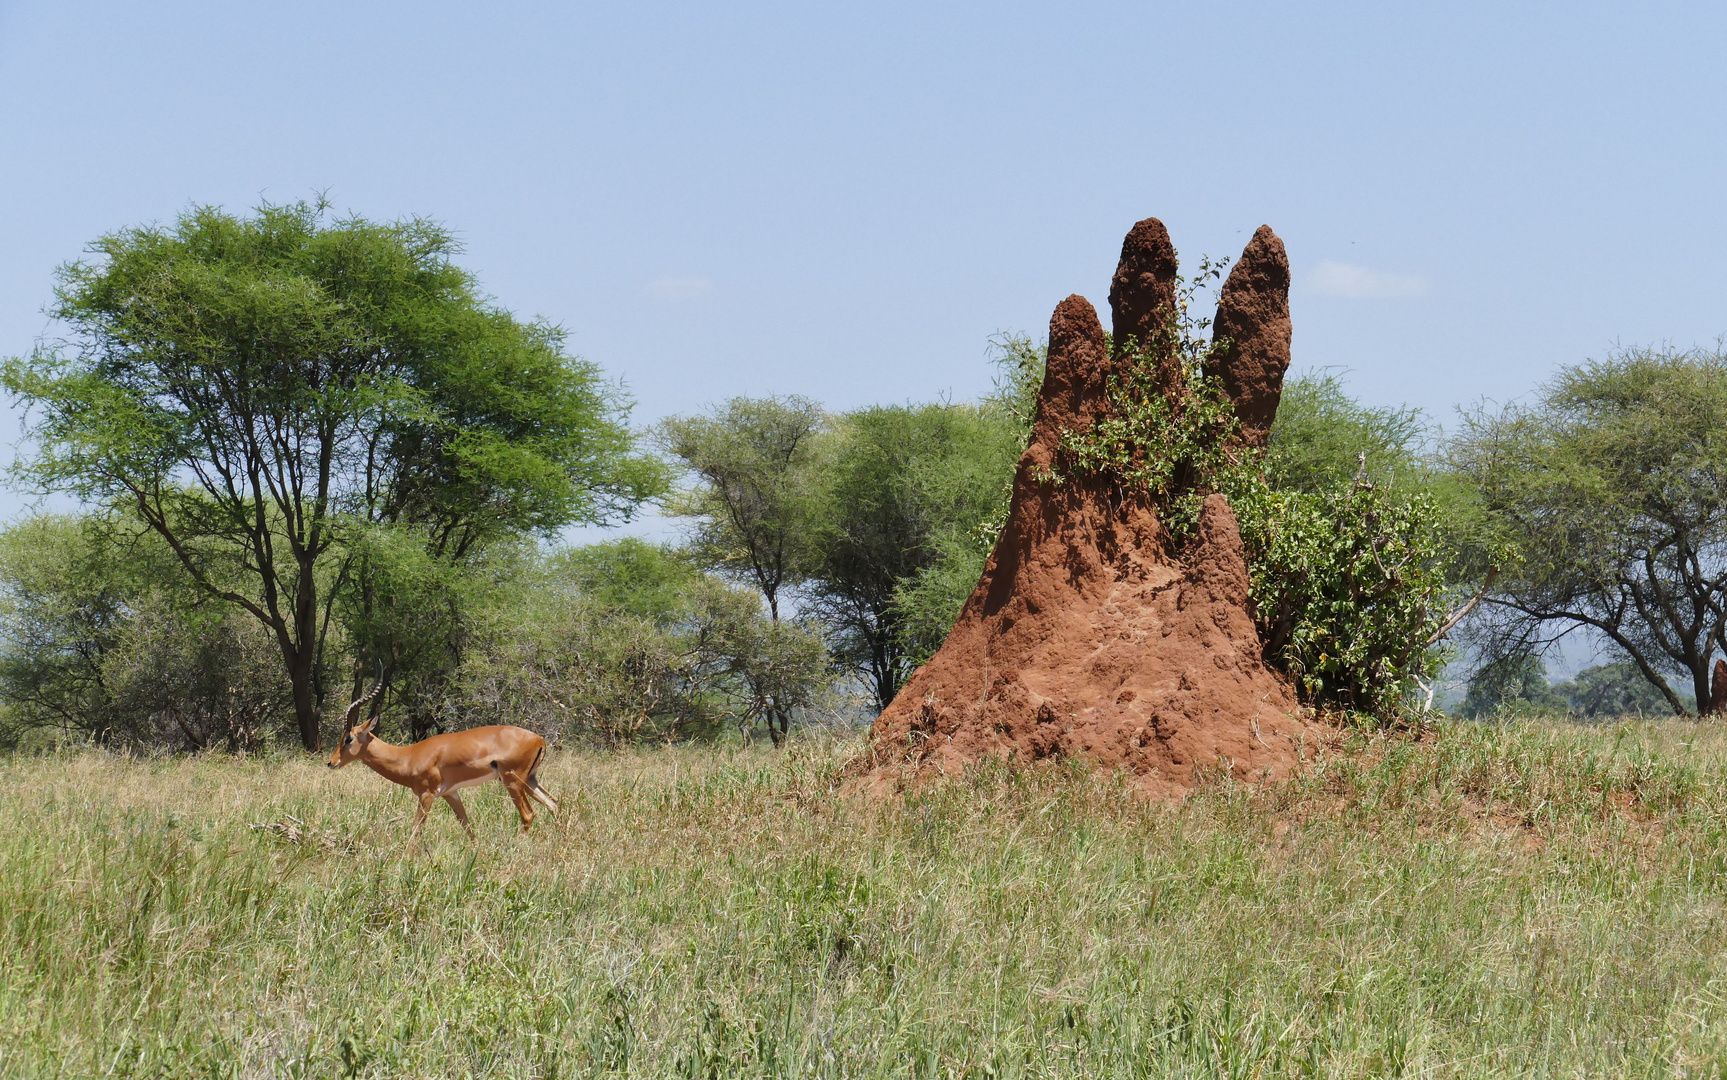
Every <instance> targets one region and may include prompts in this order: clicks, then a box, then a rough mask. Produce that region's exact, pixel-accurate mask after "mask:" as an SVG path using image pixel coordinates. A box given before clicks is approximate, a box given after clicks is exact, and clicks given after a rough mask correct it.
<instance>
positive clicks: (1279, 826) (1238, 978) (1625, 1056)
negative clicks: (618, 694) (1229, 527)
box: [0, 721, 1727, 1078]
mask: <svg viewBox="0 0 1727 1080" xmlns="http://www.w3.org/2000/svg"><path fill="white" fill-rule="evenodd" d="M852 749H854V748H853V747H850V746H847V745H844V744H833V743H828V742H822V741H819V740H812V741H809V742H805V743H801V744H796V745H794V747H793V748H792V749H791V750H790V751H788V752H785V753H778V754H776V753H774V752H771V751H767V750H759V749H741V748H740V749H730V750H727V749H718V750H716V749H712V748H695V747H683V748H674V749H665V750H651V751H641V752H634V753H621V754H588V753H577V752H571V751H565V752H559V753H557V754H555V755H554V756H553V757H552V758H551V761H550V763H549V765H548V766H547V767H546V768H545V770H544V771H543V773H542V775H543V778H544V779H545V782H546V785H547V787H548V788H550V789H551V790H552V791H553V792H554V794H556V795H558V796H559V798H560V799H561V800H562V803H563V807H564V809H563V813H562V815H561V818H560V819H559V820H558V821H557V822H555V823H554V822H553V821H552V820H551V819H550V818H547V817H542V819H541V822H540V824H539V825H538V826H536V830H535V832H534V833H533V834H532V835H530V836H528V837H525V838H524V837H519V836H517V835H515V834H514V833H513V831H512V826H513V823H514V812H513V811H512V810H511V809H510V807H509V804H508V802H507V800H506V799H505V798H504V796H503V794H502V792H501V791H499V790H498V789H496V788H495V787H494V788H490V789H486V790H485V791H483V792H477V793H475V794H474V796H473V797H470V799H469V800H468V802H469V806H470V808H471V809H472V811H473V816H474V819H475V826H476V828H477V829H478V830H479V832H480V836H481V840H480V843H479V844H478V846H477V847H476V846H473V845H470V844H468V843H467V842H466V841H465V839H463V837H462V834H461V832H460V830H459V828H458V827H457V825H456V824H455V821H454V820H453V818H452V817H451V815H450V814H449V812H448V811H447V810H446V809H445V808H443V807H439V808H438V810H437V812H436V814H435V815H434V817H433V819H432V821H431V823H430V824H429V825H428V827H427V840H426V843H425V844H424V846H423V848H422V850H421V851H420V852H419V853H418V854H415V855H409V854H407V853H406V852H405V851H404V840H405V839H406V836H407V829H408V825H409V822H410V820H411V818H410V805H409V801H408V796H407V795H406V793H405V792H403V791H402V790H401V789H397V788H393V787H391V786H390V785H388V784H386V783H385V782H384V781H383V780H381V779H380V778H379V777H377V776H374V775H372V774H370V773H369V772H366V771H364V770H362V769H360V768H357V767H356V768H350V769H347V770H344V771H342V772H340V773H331V772H329V771H328V770H326V769H324V768H323V767H322V765H321V764H317V763H315V762H312V761H309V760H305V759H301V758H286V757H284V758H273V759H267V760H250V761H235V760H232V759H225V758H219V757H206V758H200V759H195V760H185V759H177V760H143V761H140V760H128V759H124V758H118V757H111V756H106V755H102V754H98V753H85V754H79V755H68V756H58V757H43V758H29V757H17V758H12V759H0V1075H4V1076H6V1077H61V1076H65V1077H86V1076H108V1075H117V1076H248V1077H249V1076H284V1077H299V1076H305V1077H313V1076H316V1077H329V1076H426V1077H465V1076H476V1077H477V1076H514V1077H530V1076H532V1077H548V1078H549V1077H569V1076H589V1075H618V1076H707V1077H722V1076H756V1075H763V1076H787V1077H790V1076H835V1077H841V1076H848V1077H849V1076H918V1077H949V1076H955V1077H958V1076H970V1077H1015V1076H1087V1077H1113V1076H1148V1077H1164V1076H1169V1077H1175V1076H1183V1077H1274V1076H1360V1077H1382V1076H1399V1075H1402V1076H1471V1077H1474V1076H1566V1077H1570V1076H1614V1077H1635V1076H1663V1077H1666V1076H1718V1075H1721V1073H1722V1071H1723V1063H1724V1062H1727V920H1724V917H1723V915H1724V909H1723V896H1724V892H1727V878H1724V876H1723V875H1724V871H1727V835H1724V833H1727V730H1724V729H1723V728H1720V727H1717V726H1715V725H1712V724H1707V723H1702V724H1699V723H1690V722H1683V721H1665V722H1650V723H1641V722H1640V723H1630V724H1625V725H1622V726H1614V727H1581V726H1569V725H1555V724H1545V723H1540V722H1520V723H1516V724H1511V725H1506V726H1488V725H1458V726H1455V727H1448V728H1443V729H1440V730H1439V731H1437V732H1436V733H1434V734H1433V735H1432V736H1431V737H1429V738H1427V739H1425V740H1423V741H1421V742H1419V743H1411V742H1407V741H1399V740H1392V739H1378V738H1370V737H1360V738H1359V739H1357V741H1356V743H1355V744H1354V745H1352V746H1350V747H1349V748H1348V750H1349V752H1348V753H1336V754H1333V755H1332V756H1331V757H1329V758H1327V759H1324V760H1319V761H1315V762H1314V763H1312V764H1311V765H1310V767H1309V768H1307V769H1306V770H1305V771H1304V772H1303V774H1302V775H1301V776H1300V777H1299V778H1297V779H1295V780H1292V781H1290V782H1289V783H1286V784H1283V785H1280V786H1277V787H1268V788H1263V789H1248V788H1242V787H1239V786H1235V785H1232V784H1226V783H1220V784H1219V785H1218V786H1215V787H1211V788H1207V789H1205V790H1202V791H1200V792H1198V793H1196V794H1194V795H1193V796H1192V797H1190V798H1189V799H1188V800H1186V801H1185V802H1184V803H1182V804H1180V805H1175V806H1168V805H1155V804H1146V803H1143V802H1141V801H1138V800H1136V799H1135V798H1133V797H1132V796H1130V795H1129V794H1127V791H1126V788H1125V786H1124V784H1123V782H1122V781H1121V780H1120V778H1117V777H1110V776H1106V775H1098V774H1095V773H1093V772H1091V771H1089V770H1087V769H1084V768H1081V767H1077V766H1069V767H1065V768H1053V769H1046V770H1040V771H1034V772H1024V773H1011V772H1008V771H1006V770H1004V769H999V768H984V769H979V770H977V771H975V772H974V773H971V774H969V775H967V776H966V777H964V778H960V779H956V780H951V781H948V782H946V783H944V784H942V785H940V786H938V787H935V788H933V789H931V790H928V791H926V792H924V793H923V794H920V795H916V796H913V797H910V798H908V799H905V800H903V801H894V802H871V801H869V800H866V799H862V798H856V797H847V796H844V795H842V794H840V793H838V791H837V790H836V787H835V784H834V778H835V776H836V775H837V772H838V769H839V765H840V763H841V761H842V760H843V759H844V757H845V756H846V754H847V753H849V752H850V751H851V750H852Z"/></svg>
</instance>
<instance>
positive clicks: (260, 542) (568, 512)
mask: <svg viewBox="0 0 1727 1080" xmlns="http://www.w3.org/2000/svg"><path fill="white" fill-rule="evenodd" d="M327 210H328V207H327V205H326V204H324V203H323V202H321V201H320V202H319V203H316V204H307V203H297V204H292V205H288V206H269V205H266V206H262V207H260V208H259V209H258V210H257V211H256V213H255V215H254V216H252V217H249V218H243V217H237V216H234V215H231V214H228V213H226V212H224V211H222V210H220V209H216V208H198V209H195V210H193V211H191V212H189V213H187V214H185V215H184V216H182V217H181V218H180V219H179V220H178V221H177V222H176V223H175V225H174V226H173V227H172V228H157V227H146V228H135V229H126V230H122V231H120V232H116V233H113V234H110V235H108V236H105V237H103V238H102V239H100V240H98V241H97V242H96V243H95V244H94V245H93V246H92V248H91V254H92V255H93V256H94V259H92V260H88V261H80V262H74V263H71V264H68V265H66V266H64V267H62V268H61V270H60V272H59V285H58V288H57V290H56V302H55V304H54V305H53V307H52V314H53V315H54V316H55V317H57V318H58V319H59V320H61V321H62V322H63V323H64V324H66V325H67V326H68V327H70V329H71V337H70V340H69V341H67V342H65V343H62V344H61V345H58V346H53V345H45V346H42V347H39V348H38V349H37V350H36V351H35V352H34V353H33V354H32V355H31V356H29V357H26V358H15V359H12V360H10V361H8V362H7V364H6V367H5V371H4V379H3V381H4V385H5V386H6V388H7V389H8V390H9V391H10V392H11V393H12V394H13V395H14V397H15V398H17V399H19V400H20V401H22V402H23V403H24V404H25V405H27V406H29V407H30V408H31V409H32V410H33V412H34V414H35V415H34V417H33V419H32V422H31V424H30V427H29V434H30V436H31V437H32V438H33V439H34V441H35V443H36V454H35V455H34V457H33V458H31V459H29V460H27V461H25V462H23V463H22V464H21V466H20V468H21V471H22V472H23V474H24V475H25V476H26V477H28V478H30V479H31V480H33V481H34V482H35V483H36V485H37V486H38V487H39V488H41V489H43V490H61V491H69V492H72V493H74V494H76V495H78V496H79V497H81V498H83V499H85V500H87V501H91V502H95V503H100V504H108V505H111V504H116V503H117V504H120V505H123V506H125V507H127V509H129V510H130V511H131V512H133V513H135V514H136V515H137V516H138V517H139V519H140V520H142V521H143V522H144V523H145V524H146V525H147V526H148V527H149V528H150V529H153V530H154V531H155V532H156V533H158V534H159V535H160V536H161V537H162V539H163V540H164V541H165V542H166V543H167V544H168V546H169V548H170V549H171V550H172V551H173V552H174V555H175V556H176V558H177V559H178V561H179V563H180V565H181V566H182V568H183V569H184V570H185V572H186V573H187V575H189V577H190V579H191V580H192V581H193V582H194V583H195V585H196V586H197V587H198V588H200V589H201V590H203V591H204V592H205V593H207V594H208V595H211V596H213V597H216V598H219V599H221V600H223V601H225V602H227V603H229V604H232V605H234V606H236V607H238V608H241V609H243V610H245V611H246V612H249V613H250V614H251V615H252V616H253V617H255V618H256V619H258V620H259V622H261V623H262V624H263V625H264V626H265V627H266V628H267V629H268V630H269V631H270V632H271V634H272V635H273V637H274V639H275V641H276V645H277V648H278V650H279V651H280V653H281V658H282V663H283V665H284V667H285V669H286V672H287V676H288V682H289V684H290V686H291V688H292V696H293V704H294V714H295V721H296V725H297V727H298V729H299V734H300V739H301V742H302V743H303V744H304V746H305V747H306V748H307V749H309V750H311V749H316V748H317V747H318V746H319V744H320V730H319V729H320V704H321V703H320V701H319V700H318V697H319V694H318V687H319V681H318V677H317V676H318V669H319V661H320V659H321V653H322V647H323V642H324V640H325V635H324V633H323V631H324V630H325V629H326V628H327V626H328V622H329V618H330V606H329V603H328V600H329V596H328V592H329V590H328V589H327V588H326V589H325V593H326V595H324V596H320V585H321V583H324V582H328V581H332V580H335V579H337V578H338V577H339V576H340V575H339V573H337V572H336V571H335V570H334V569H333V568H332V566H331V561H332V560H335V559H339V558H340V557H341V556H342V555H343V552H344V545H345V542H346V541H347V540H348V539H350V538H351V537H352V535H353V534H354V531H355V530H356V529H357V528H358V527H360V524H359V523H361V522H364V521H366V520H368V519H370V520H372V521H385V522H403V523H409V524H413V525H415V526H419V527H423V528H424V529H425V531H426V535H427V537H428V540H429V542H431V543H432V544H434V545H439V544H451V543H453V544H454V545H455V546H456V547H457V548H460V547H461V546H462V545H463V544H464V543H469V544H471V543H472V542H473V541H474V540H477V539H478V538H479V537H481V536H482V535H484V534H485V533H486V532H487V530H489V529H498V528H501V529H517V530H519V529H531V530H539V531H550V530H553V529H555V528H557V527H559V526H561V525H563V524H566V523H569V522H572V521H589V522H598V521H603V520H606V519H607V518H609V517H611V516H614V515H618V514H622V513H625V512H627V510H628V509H629V508H630V507H631V506H633V505H635V504H636V503H637V502H639V501H640V500H641V499H642V498H644V497H645V496H647V495H650V494H652V493H653V490H654V484H655V482H656V480H657V478H658V472H657V470H656V468H655V466H654V465H653V464H652V463H650V462H647V461H644V460H643V459H640V458H636V457H634V456H632V455H631V453H630V450H629V447H630V439H629V433H628V431H627V429H626V428H625V426H624V423H623V421H624V417H625V414H626V406H625V403H624V402H623V401H622V400H621V399H620V398H619V396H618V395H617V393H616V392H615V391H613V390H611V389H610V388H609V387H607V386H606V384H605V383H604V382H603V381H602V380H601V378H600V376H599V373H598V371H597V370H596V369H595V368H594V367H593V365H591V364H587V363H585V362H582V361H579V360H575V359H573V358H571V357H568V356H566V355H564V354H563V352H562V349H561V335H560V334H559V332H558V331H557V330H556V329H555V328H552V327H547V326H544V325H540V324H534V323H522V322H519V321H517V320H516V319H514V318H513V317H511V316H510V315H509V314H508V313H507V312H504V311H501V310H499V309H497V308H496V307H494V306H492V305H490V304H489V303H488V302H487V301H486V300H485V299H484V297H483V296H482V295H481V294H480V292H479V291H478V289H477V287H476V284H475V282H474V280H473V278H472V277H471V276H470V275H469V274H468V273H467V272H465V271H463V270H462V269H461V268H459V267H458V266H457V265H456V264H455V263H454V262H453V261H452V260H453V257H454V255H455V254H456V253H457V250H458V248H457V245H456V243H455V242H454V240H453V238H452V237H451V236H450V234H449V233H448V232H447V231H446V230H444V229H442V228H440V227H438V226H436V225H434V224H432V223H430V222H427V221H423V220H419V219H412V220H407V221H401V222H395V223H387V224H377V223H372V222H368V221H365V220H363V219H359V218H349V219H345V220H338V221H333V222H332V221H328V220H327ZM237 581H239V582H244V583H245V584H244V586H240V585H236V584H235V582H237Z"/></svg>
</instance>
